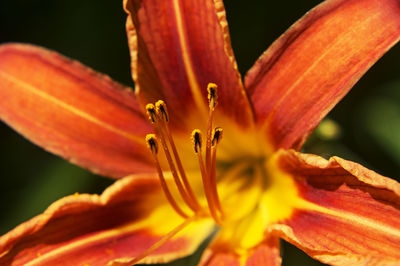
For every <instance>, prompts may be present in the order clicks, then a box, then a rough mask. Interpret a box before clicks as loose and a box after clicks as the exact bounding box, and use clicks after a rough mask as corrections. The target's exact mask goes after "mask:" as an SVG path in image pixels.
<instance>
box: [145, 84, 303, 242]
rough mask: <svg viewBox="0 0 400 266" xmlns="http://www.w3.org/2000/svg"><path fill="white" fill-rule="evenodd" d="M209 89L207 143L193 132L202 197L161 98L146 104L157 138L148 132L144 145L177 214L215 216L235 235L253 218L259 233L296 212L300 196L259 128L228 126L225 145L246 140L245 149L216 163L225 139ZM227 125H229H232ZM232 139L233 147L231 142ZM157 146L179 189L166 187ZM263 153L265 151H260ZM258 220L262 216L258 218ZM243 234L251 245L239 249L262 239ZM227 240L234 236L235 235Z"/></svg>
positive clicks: (214, 95) (213, 91) (214, 90)
mask: <svg viewBox="0 0 400 266" xmlns="http://www.w3.org/2000/svg"><path fill="white" fill-rule="evenodd" d="M207 90H208V103H209V106H208V107H209V113H208V121H207V127H206V132H205V141H204V142H203V136H202V135H203V134H202V132H201V131H200V130H199V129H194V130H193V132H192V143H193V150H194V153H195V154H196V156H197V161H198V169H199V170H200V171H197V172H200V174H201V177H199V176H196V174H195V175H193V173H190V177H191V181H193V178H194V177H198V178H199V179H201V181H202V185H203V186H202V187H203V191H202V193H199V191H198V187H197V186H194V187H192V185H191V183H190V182H189V180H188V176H187V174H186V172H185V169H184V167H183V163H182V160H181V158H180V157H179V154H178V151H177V147H176V145H175V142H174V139H173V137H172V134H171V131H170V128H169V126H168V123H169V114H168V110H167V106H166V104H165V103H164V102H163V101H161V100H160V101H158V102H156V103H155V104H148V105H147V106H146V111H147V114H148V116H149V119H150V121H151V122H152V123H153V125H154V128H155V132H156V134H148V135H147V136H146V142H147V145H148V147H149V149H150V150H151V152H152V154H153V156H154V160H155V165H156V168H157V172H158V176H159V179H160V183H161V186H162V189H163V191H164V194H165V196H166V198H167V199H168V202H169V203H170V205H171V206H172V208H173V209H174V210H175V212H176V213H177V214H179V215H180V216H181V217H183V218H184V219H188V218H190V217H211V218H212V219H213V220H214V221H215V222H216V223H217V224H218V225H220V226H222V225H223V226H224V227H231V226H232V225H233V227H234V228H235V229H233V231H235V230H239V229H238V228H242V229H241V230H244V231H246V229H247V228H248V226H250V225H248V223H249V220H251V221H253V220H255V221H257V222H258V224H257V225H251V226H253V227H254V226H255V227H254V228H257V230H259V231H260V230H264V229H265V227H266V226H267V225H268V224H270V223H272V222H276V221H279V220H282V219H285V218H287V217H288V216H290V215H291V212H292V209H293V206H292V204H291V201H292V200H291V199H292V198H295V197H296V195H297V189H296V188H295V186H294V183H293V181H292V179H291V178H290V177H288V176H285V175H284V174H281V173H280V172H279V169H278V168H277V167H276V164H275V163H274V162H273V160H271V158H272V157H271V154H272V152H271V150H270V149H268V147H267V145H266V144H265V145H264V144H263V143H262V141H260V139H263V138H258V132H257V130H253V129H252V130H250V131H249V132H247V133H248V134H247V133H244V132H241V131H240V130H238V129H237V128H234V126H233V128H226V130H228V132H229V133H231V136H228V138H229V140H228V141H230V143H229V144H228V145H224V146H229V147H231V146H235V145H236V144H237V145H239V144H240V143H238V142H243V139H245V141H244V142H245V145H246V146H247V151H246V152H245V153H241V152H240V151H241V150H242V149H240V148H241V147H240V148H239V149H237V150H238V152H237V154H233V153H234V152H230V151H225V150H222V151H221V154H220V159H219V160H217V148H218V146H219V144H220V143H221V140H222V135H223V129H222V128H221V127H215V128H214V127H213V117H214V111H215V108H216V106H217V104H218V101H217V100H218V99H217V86H216V85H215V84H213V83H210V84H209V85H208V88H207ZM224 126H225V124H224ZM226 126H227V127H229V123H227V125H226ZM235 134H237V136H236V135H235ZM222 141H223V140H222ZM232 141H235V143H233V144H232V143H231V142H232ZM159 143H160V144H161V145H160V147H162V149H163V151H164V154H165V159H166V162H167V165H168V168H169V170H170V173H171V175H172V178H173V182H174V183H175V185H176V189H175V188H172V187H171V186H168V182H167V181H166V178H165V176H164V175H165V174H166V173H168V171H167V172H163V170H167V169H162V167H161V164H160V158H159ZM224 144H225V143H224ZM229 147H228V148H229ZM224 148H225V147H224ZM244 150H245V149H244ZM260 150H261V152H258V151H260ZM248 151H249V152H248ZM227 153H228V154H227ZM185 155H186V154H185ZM183 159H186V158H183ZM217 181H218V182H217ZM192 183H193V182H192ZM217 185H218V186H217ZM199 195H204V196H199ZM255 216H257V217H258V218H257V219H254V217H255ZM231 231H232V230H231ZM257 234H259V235H260V237H262V235H263V232H262V231H261V232H257ZM240 235H241V236H240V241H242V242H243V241H244V240H245V241H247V242H248V243H251V244H243V245H242V244H240V245H241V246H248V245H252V243H253V242H256V241H258V239H255V240H246V239H248V238H249V237H246V236H245V235H243V234H240ZM251 235H256V234H253V233H252V234H251ZM229 237H230V238H232V236H229ZM250 238H251V237H250ZM243 239H244V240H243ZM238 241H239V240H238Z"/></svg>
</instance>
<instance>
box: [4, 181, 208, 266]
mask: <svg viewBox="0 0 400 266" xmlns="http://www.w3.org/2000/svg"><path fill="white" fill-rule="evenodd" d="M160 221H163V222H162V223H160ZM182 221H183V220H182V218H181V217H180V216H178V215H174V213H173V211H172V208H171V207H170V206H169V205H168V204H167V203H166V200H165V199H164V195H163V194H162V191H161V189H160V185H159V182H158V179H154V178H152V177H151V176H132V177H127V178H123V179H120V180H119V181H117V182H116V183H115V184H114V185H112V186H111V187H109V188H108V189H107V190H106V191H105V192H104V193H103V194H102V195H101V196H98V195H88V194H82V195H73V196H69V197H65V198H63V199H61V200H59V201H57V202H55V203H53V204H52V205H51V206H50V207H49V208H48V209H47V210H46V211H45V212H44V213H43V214H41V215H39V216H37V217H35V218H33V219H32V220H30V221H28V222H26V223H24V224H22V225H20V226H18V227H17V228H15V229H14V230H13V231H11V232H9V233H8V234H6V235H4V236H2V237H1V238H0V264H1V265H63V263H64V262H65V261H68V264H70V265H106V264H107V263H110V264H111V263H113V262H115V263H117V262H124V261H129V260H132V259H133V258H135V256H138V255H139V254H141V253H142V252H143V251H145V250H146V249H148V248H149V247H151V246H152V245H153V244H154V243H156V242H157V241H159V240H160V239H162V238H163V236H164V235H165V234H167V233H169V232H170V231H171V230H173V229H174V228H176V226H177V225H178V224H179V223H182ZM212 227H213V224H212V222H211V221H207V220H206V221H203V220H199V221H194V222H192V223H190V224H189V225H188V226H187V227H186V228H184V229H183V230H181V231H180V232H179V233H178V234H177V235H176V236H175V237H173V238H171V239H169V240H168V241H167V242H166V243H164V244H163V245H161V246H160V247H159V248H158V249H156V250H155V251H154V252H153V253H152V254H150V255H149V256H147V257H146V258H145V260H144V261H141V262H144V263H156V262H167V261H170V260H173V259H176V258H179V257H182V256H185V255H188V254H190V253H192V252H193V251H194V250H195V249H196V248H197V247H198V245H199V244H200V243H201V241H202V240H204V238H205V237H207V232H210V230H211V229H212Z"/></svg>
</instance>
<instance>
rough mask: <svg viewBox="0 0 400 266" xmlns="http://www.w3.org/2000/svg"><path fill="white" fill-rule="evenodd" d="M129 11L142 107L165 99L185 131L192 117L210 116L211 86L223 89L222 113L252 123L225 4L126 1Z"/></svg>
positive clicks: (209, 0) (191, 0)
mask: <svg viewBox="0 0 400 266" xmlns="http://www.w3.org/2000/svg"><path fill="white" fill-rule="evenodd" d="M124 7H125V10H126V12H127V13H128V19H127V25H126V26H127V34H128V39H129V46H130V50H131V58H132V76H133V79H134V81H135V83H136V88H137V89H138V95H139V99H140V100H141V101H142V103H143V104H146V103H149V102H154V101H157V100H160V99H162V100H165V101H166V103H167V105H168V106H169V108H170V109H171V113H172V114H171V117H172V118H171V122H172V123H173V124H175V126H176V125H177V123H179V124H180V125H181V126H182V123H184V121H187V120H188V114H192V115H193V116H194V115H199V114H198V113H196V110H199V112H200V115H201V114H204V113H205V112H207V108H208V103H207V90H206V88H207V84H208V83H209V82H212V83H216V84H217V85H218V86H219V90H218V94H219V98H218V99H219V100H218V102H219V105H218V108H217V110H222V111H223V113H225V114H227V115H228V116H230V117H233V118H235V119H236V121H238V122H240V123H241V124H242V125H246V124H248V123H249V122H250V121H252V113H251V109H250V105H249V102H248V99H247V96H246V93H245V91H244V89H243V85H242V82H241V78H240V74H239V72H238V69H237V65H236V61H235V58H234V56H233V51H232V48H231V45H230V37H229V32H228V26H227V22H226V15H225V10H224V5H223V2H222V0H216V1H212V0H206V1H197V0H168V1H165V0H149V1H140V0H125V1H124ZM205 114H207V113H205ZM190 118H193V117H190ZM190 118H189V119H190ZM197 118H198V117H197ZM197 120H199V119H197ZM203 120H204V121H205V120H206V119H203ZM200 121H201V120H200Z"/></svg>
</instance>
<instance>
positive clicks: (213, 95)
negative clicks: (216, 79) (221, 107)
mask: <svg viewBox="0 0 400 266" xmlns="http://www.w3.org/2000/svg"><path fill="white" fill-rule="evenodd" d="M217 88H218V86H217V84H215V83H208V85H207V92H208V106H209V107H210V109H214V108H215V106H217V100H218V95H217Z"/></svg>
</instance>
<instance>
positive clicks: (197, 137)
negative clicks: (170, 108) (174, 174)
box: [192, 129, 202, 153]
mask: <svg viewBox="0 0 400 266" xmlns="http://www.w3.org/2000/svg"><path fill="white" fill-rule="evenodd" d="M192 142H193V146H194V152H195V153H199V152H200V150H201V144H202V135H201V131H200V130H198V129H195V130H193V132H192Z"/></svg>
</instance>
